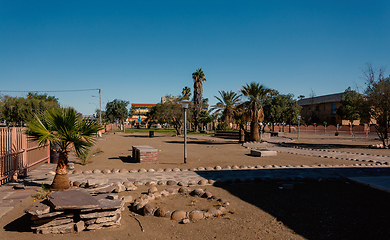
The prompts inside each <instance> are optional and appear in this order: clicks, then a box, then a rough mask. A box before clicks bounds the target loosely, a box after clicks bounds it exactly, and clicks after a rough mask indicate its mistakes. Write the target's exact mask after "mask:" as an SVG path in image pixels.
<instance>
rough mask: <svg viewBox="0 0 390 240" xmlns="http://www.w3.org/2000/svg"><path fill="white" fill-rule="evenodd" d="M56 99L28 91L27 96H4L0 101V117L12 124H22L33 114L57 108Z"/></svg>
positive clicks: (58, 105)
mask: <svg viewBox="0 0 390 240" xmlns="http://www.w3.org/2000/svg"><path fill="white" fill-rule="evenodd" d="M59 107H60V104H59V103H58V99H57V98H55V97H54V96H47V95H46V94H37V93H28V95H27V98H23V97H10V96H4V97H3V98H2V99H1V102H0V118H1V119H3V120H6V121H7V124H11V125H13V126H23V122H26V121H29V120H30V119H32V118H33V116H34V114H40V113H43V112H44V111H46V110H48V109H51V108H59Z"/></svg>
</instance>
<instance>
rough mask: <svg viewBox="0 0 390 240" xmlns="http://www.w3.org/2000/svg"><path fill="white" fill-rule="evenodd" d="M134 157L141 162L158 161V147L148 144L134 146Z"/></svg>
mask: <svg viewBox="0 0 390 240" xmlns="http://www.w3.org/2000/svg"><path fill="white" fill-rule="evenodd" d="M133 159H134V160H135V161H136V162H139V163H157V149H155V148H153V147H151V146H147V145H143V146H133Z"/></svg>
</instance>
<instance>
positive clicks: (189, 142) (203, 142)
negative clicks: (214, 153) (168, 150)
mask: <svg viewBox="0 0 390 240" xmlns="http://www.w3.org/2000/svg"><path fill="white" fill-rule="evenodd" d="M164 142H165V143H173V144H181V145H183V140H181V141H164ZM187 144H188V145H190V144H199V145H227V144H236V145H237V144H238V141H237V142H233V141H231V142H217V141H216V142H214V141H201V140H195V141H192V140H187Z"/></svg>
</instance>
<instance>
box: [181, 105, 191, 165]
mask: <svg viewBox="0 0 390 240" xmlns="http://www.w3.org/2000/svg"><path fill="white" fill-rule="evenodd" d="M180 103H181V106H182V107H183V108H184V163H187V109H188V104H189V103H190V101H189V100H182V101H181V102H180Z"/></svg>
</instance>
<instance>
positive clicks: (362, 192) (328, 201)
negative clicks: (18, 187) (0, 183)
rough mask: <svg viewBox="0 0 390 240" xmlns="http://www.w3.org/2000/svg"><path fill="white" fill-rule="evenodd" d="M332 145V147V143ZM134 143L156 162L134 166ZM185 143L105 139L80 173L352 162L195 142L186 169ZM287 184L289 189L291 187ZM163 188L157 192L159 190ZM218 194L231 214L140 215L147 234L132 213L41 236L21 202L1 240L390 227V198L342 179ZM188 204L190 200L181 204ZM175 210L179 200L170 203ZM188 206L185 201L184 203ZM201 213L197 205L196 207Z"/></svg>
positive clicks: (329, 234)
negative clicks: (182, 219) (254, 153)
mask: <svg viewBox="0 0 390 240" xmlns="http://www.w3.org/2000/svg"><path fill="white" fill-rule="evenodd" d="M371 142H373V140H371V139H358V140H355V141H352V140H351V139H348V138H343V139H340V138H331V137H318V136H316V137H301V139H299V140H296V141H295V142H294V143H291V144H300V145H301V146H304V145H305V144H306V145H310V146H313V145H316V146H317V147H318V148H320V147H321V148H322V147H323V148H325V147H327V146H328V147H329V148H331V149H336V148H337V150H340V148H342V146H345V148H344V149H354V150H356V151H357V152H360V151H363V152H367V153H370V152H371V151H373V152H380V154H383V155H384V154H388V150H371V149H367V148H366V146H367V145H368V144H371ZM332 144H333V145H332ZM132 145H150V146H152V147H155V148H157V149H159V150H161V151H159V152H158V163H157V164H139V163H134V162H132V158H131V157H129V156H131V146H132ZM182 146H183V143H182V138H179V137H170V136H167V135H160V134H156V137H155V138H148V137H147V135H146V134H126V135H123V134H116V135H114V134H108V135H104V137H103V138H102V139H100V140H99V141H98V143H97V145H96V147H95V150H96V149H97V148H99V149H100V150H101V151H103V152H102V153H100V154H96V155H95V156H93V157H91V159H90V163H89V164H88V165H86V166H82V165H80V164H76V169H81V170H87V169H90V170H93V169H106V168H107V169H112V168H119V169H121V168H126V169H139V168H145V169H148V168H155V169H156V168H174V167H179V168H183V167H185V168H191V167H199V166H203V167H207V166H216V165H219V166H224V165H258V164H260V165H268V164H275V165H313V164H345V165H349V164H353V163H356V162H351V161H347V160H341V159H328V158H318V157H309V156H300V155H292V154H287V153H280V154H278V156H277V157H265V158H256V157H251V156H249V150H248V149H246V148H244V147H242V146H241V145H240V144H235V143H229V142H228V143H226V142H220V141H216V142H206V141H205V140H190V141H189V146H188V156H189V158H188V164H183V163H182V161H183V148H182ZM284 184H290V185H289V186H290V187H291V186H292V189H286V188H284V187H283V186H285V185H284ZM165 187H166V186H158V188H159V190H162V189H164V188H165ZM202 188H204V189H207V190H208V191H210V192H212V193H213V194H214V195H218V196H219V197H221V198H223V199H225V200H226V201H229V202H230V207H231V209H234V214H228V215H226V216H223V217H219V218H216V219H209V220H202V221H199V222H196V223H190V224H178V223H176V222H174V221H171V220H168V219H161V218H156V217H143V216H137V218H138V219H139V220H140V222H141V224H142V226H143V227H144V229H145V232H141V231H140V227H139V225H138V223H137V222H136V220H135V219H134V218H132V217H131V215H132V214H133V213H131V212H130V211H129V210H128V208H126V209H125V211H124V212H123V218H122V220H121V226H120V227H119V228H113V229H105V230H95V231H88V232H81V233H78V234H67V235H36V234H33V233H32V232H31V231H30V230H29V224H30V222H29V219H28V217H27V216H26V215H25V214H24V212H23V211H24V209H25V208H27V207H29V206H31V205H32V204H33V199H32V198H31V197H29V198H27V199H24V200H22V201H21V203H20V204H18V205H17V206H16V207H15V208H14V209H13V210H12V211H10V212H9V213H7V214H6V215H5V216H3V217H2V218H1V219H0V228H1V230H0V239H1V240H3V239H5V240H11V239H12V240H22V239H31V240H35V239H42V240H45V239H87V240H92V239H107V240H108V239H109V240H111V239H388V238H390V229H389V228H388V226H387V225H388V224H387V223H388V219H389V217H390V205H389V204H388V203H389V201H390V194H388V193H384V192H380V191H378V190H374V189H371V188H368V187H364V186H361V185H357V184H354V183H349V182H345V181H341V180H340V181H334V182H328V181H324V182H317V181H311V182H307V181H305V182H303V181H302V182H291V181H290V182H288V181H287V182H283V181H281V180H280V181H263V182H256V183H238V184H227V185H220V186H218V187H216V186H203V187H202ZM146 191H147V187H146V186H141V187H139V189H138V190H136V191H131V192H124V193H121V195H126V194H129V195H132V196H133V198H135V197H138V196H140V195H141V194H142V193H145V192H146ZM183 201H185V200H183ZM166 204H167V206H166V207H167V208H168V209H174V208H175V207H176V206H175V203H174V202H169V201H168V202H166ZM182 204H185V203H182ZM195 208H196V206H195Z"/></svg>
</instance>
